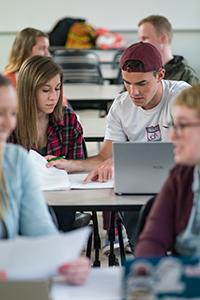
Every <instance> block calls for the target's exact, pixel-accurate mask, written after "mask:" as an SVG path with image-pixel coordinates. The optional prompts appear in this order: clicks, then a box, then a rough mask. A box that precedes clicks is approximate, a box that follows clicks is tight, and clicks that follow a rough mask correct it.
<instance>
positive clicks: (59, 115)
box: [15, 55, 63, 149]
mask: <svg viewBox="0 0 200 300" xmlns="http://www.w3.org/2000/svg"><path fill="white" fill-rule="evenodd" d="M56 75H60V80H61V91H60V97H59V100H58V103H57V104H56V107H55V109H54V111H53V113H52V116H53V118H54V120H56V121H61V120H62V119H63V106H62V98H63V95H62V82H63V71H62V69H61V67H60V66H59V65H57V64H56V63H55V62H54V61H53V59H52V58H51V57H45V56H38V55H36V56H32V57H30V58H28V59H27V60H25V62H24V63H23V65H22V66H21V68H20V71H19V75H18V79H17V96H18V102H19V106H18V115H17V128H16V130H15V133H16V140H17V144H20V145H22V146H24V147H25V148H26V149H30V148H32V147H35V146H37V140H38V130H37V91H38V89H39V88H41V87H42V86H44V85H45V84H46V83H47V82H48V81H49V80H51V79H52V78H53V77H55V76H56Z"/></svg>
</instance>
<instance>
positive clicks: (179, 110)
mask: <svg viewBox="0 0 200 300" xmlns="http://www.w3.org/2000/svg"><path fill="white" fill-rule="evenodd" d="M169 135H170V138H171V140H172V142H173V144H174V156H175V161H176V166H175V167H174V168H173V169H172V170H171V172H170V174H169V177H168V179H167V180H166V182H165V184H164V185H163V188H162V189H161V191H160V193H159V194H158V195H157V197H156V199H155V201H154V204H153V207H152V208H151V211H150V214H149V216H148V218H147V221H146V223H145V227H144V229H143V231H142V233H141V234H140V237H139V241H138V243H137V245H136V248H135V256H136V257H139V256H162V255H166V254H167V252H171V253H172V254H179V255H186V256H191V255H198V256H199V255H200V138H199V137H200V85H197V86H193V87H191V88H188V89H187V90H184V91H182V92H181V94H180V95H179V96H178V97H177V99H176V101H175V105H174V108H173V123H171V124H169Z"/></svg>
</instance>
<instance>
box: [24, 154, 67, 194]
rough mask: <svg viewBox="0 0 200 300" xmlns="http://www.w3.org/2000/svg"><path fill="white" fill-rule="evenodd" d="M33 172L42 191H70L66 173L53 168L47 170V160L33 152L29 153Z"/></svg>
mask: <svg viewBox="0 0 200 300" xmlns="http://www.w3.org/2000/svg"><path fill="white" fill-rule="evenodd" d="M29 156H30V157H31V160H32V161H33V164H34V167H35V172H36V174H37V175H38V180H39V183H40V186H41V189H42V190H43V191H50V190H63V189H65V190H66V189H70V183H69V177H68V174H67V172H66V171H64V170H60V169H57V168H55V167H51V168H47V166H46V165H47V160H46V159H45V158H44V157H43V156H42V155H40V154H39V153H38V152H36V151H34V150H30V151H29Z"/></svg>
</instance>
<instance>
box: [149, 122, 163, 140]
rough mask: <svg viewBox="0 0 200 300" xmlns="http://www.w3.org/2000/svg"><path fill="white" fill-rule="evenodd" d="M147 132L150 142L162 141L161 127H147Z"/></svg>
mask: <svg viewBox="0 0 200 300" xmlns="http://www.w3.org/2000/svg"><path fill="white" fill-rule="evenodd" d="M146 131H147V140H148V141H161V131H160V126H159V125H156V126H150V127H146Z"/></svg>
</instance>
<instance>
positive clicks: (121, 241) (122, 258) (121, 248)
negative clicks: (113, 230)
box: [117, 215, 126, 266]
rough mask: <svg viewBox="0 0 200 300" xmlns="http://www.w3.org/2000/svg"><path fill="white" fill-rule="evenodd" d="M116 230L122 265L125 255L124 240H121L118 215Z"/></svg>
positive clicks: (120, 221)
mask: <svg viewBox="0 0 200 300" xmlns="http://www.w3.org/2000/svg"><path fill="white" fill-rule="evenodd" d="M117 230H118V237H119V249H120V256H121V265H122V266H124V265H125V263H126V255H125V249H124V241H123V236H122V220H121V218H120V216H119V215H118V216H117Z"/></svg>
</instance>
